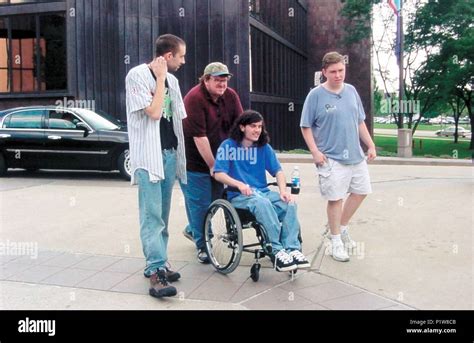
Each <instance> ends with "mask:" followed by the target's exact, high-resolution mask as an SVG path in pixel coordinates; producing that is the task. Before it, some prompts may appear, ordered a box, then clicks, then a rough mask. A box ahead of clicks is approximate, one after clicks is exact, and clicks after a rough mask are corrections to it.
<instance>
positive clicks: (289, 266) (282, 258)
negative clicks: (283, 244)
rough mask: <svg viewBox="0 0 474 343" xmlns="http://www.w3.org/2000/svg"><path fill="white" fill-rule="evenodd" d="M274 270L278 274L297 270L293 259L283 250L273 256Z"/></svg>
mask: <svg viewBox="0 0 474 343" xmlns="http://www.w3.org/2000/svg"><path fill="white" fill-rule="evenodd" d="M274 258H275V260H274V263H275V269H276V270H277V271H279V272H289V271H292V270H295V269H296V268H297V266H296V263H295V261H294V260H293V257H291V256H290V255H289V254H288V253H287V252H286V251H285V250H284V249H281V250H280V251H279V252H277V253H276V255H275V256H274Z"/></svg>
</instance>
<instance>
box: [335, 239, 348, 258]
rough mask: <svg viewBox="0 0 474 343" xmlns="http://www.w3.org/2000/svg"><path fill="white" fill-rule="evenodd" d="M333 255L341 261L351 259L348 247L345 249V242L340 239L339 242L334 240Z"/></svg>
mask: <svg viewBox="0 0 474 343" xmlns="http://www.w3.org/2000/svg"><path fill="white" fill-rule="evenodd" d="M331 256H332V258H333V259H335V260H336V261H339V262H347V261H349V255H347V252H346V249H344V244H342V242H340V241H339V242H337V243H334V241H333V242H332V248H331Z"/></svg>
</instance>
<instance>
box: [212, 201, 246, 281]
mask: <svg viewBox="0 0 474 343" xmlns="http://www.w3.org/2000/svg"><path fill="white" fill-rule="evenodd" d="M204 239H205V240H206V250H207V254H208V256H209V259H210V260H211V263H212V265H213V266H214V268H216V270H217V271H218V272H220V273H222V274H229V273H232V272H233V271H234V269H235V268H237V266H238V265H239V262H240V258H241V256H242V248H243V247H242V224H241V222H240V219H239V216H238V214H237V212H236V211H235V209H234V207H233V206H232V205H231V204H230V202H228V201H227V200H223V199H218V200H216V201H214V202H213V203H212V204H211V205H210V206H209V209H208V210H207V214H206V219H205V221H204Z"/></svg>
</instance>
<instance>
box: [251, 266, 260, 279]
mask: <svg viewBox="0 0 474 343" xmlns="http://www.w3.org/2000/svg"><path fill="white" fill-rule="evenodd" d="M250 278H251V279H252V280H253V281H254V282H257V281H258V279H259V278H260V263H254V264H253V266H252V268H250Z"/></svg>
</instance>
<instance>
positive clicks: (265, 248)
mask: <svg viewBox="0 0 474 343" xmlns="http://www.w3.org/2000/svg"><path fill="white" fill-rule="evenodd" d="M268 185H269V186H277V185H278V184H277V183H276V182H272V183H269V184H268ZM286 186H287V187H291V194H299V191H300V189H299V187H298V188H296V187H293V184H292V183H287V184H286ZM248 229H254V230H255V233H256V236H257V239H258V243H252V244H244V243H243V230H248ZM298 238H299V240H300V242H302V240H301V232H300V233H299V235H298ZM204 239H205V243H206V252H207V254H208V256H209V260H210V262H211V264H212V265H213V266H214V268H215V269H216V270H217V271H218V272H219V273H222V274H230V273H232V272H233V271H234V270H235V268H237V266H238V265H239V262H240V259H241V257H242V253H243V252H247V253H251V254H253V255H254V257H255V263H254V264H253V265H252V267H251V268H250V278H251V279H252V280H253V281H254V282H257V281H258V279H259V277H260V267H261V265H260V263H259V260H260V259H261V258H263V257H265V256H268V257H270V259H272V246H271V244H270V241H269V239H268V236H267V233H266V231H265V228H264V227H263V225H262V224H260V223H259V222H258V221H257V220H256V218H255V216H254V215H253V214H252V213H251V212H250V211H249V210H247V209H239V208H234V206H233V205H232V204H231V203H230V202H229V201H228V200H227V189H226V190H224V194H223V198H222V199H217V200H215V201H214V202H213V203H211V205H209V208H208V210H207V213H206V216H205V220H204ZM272 262H273V259H272ZM295 272H296V270H295V271H294V272H293V273H295Z"/></svg>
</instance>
